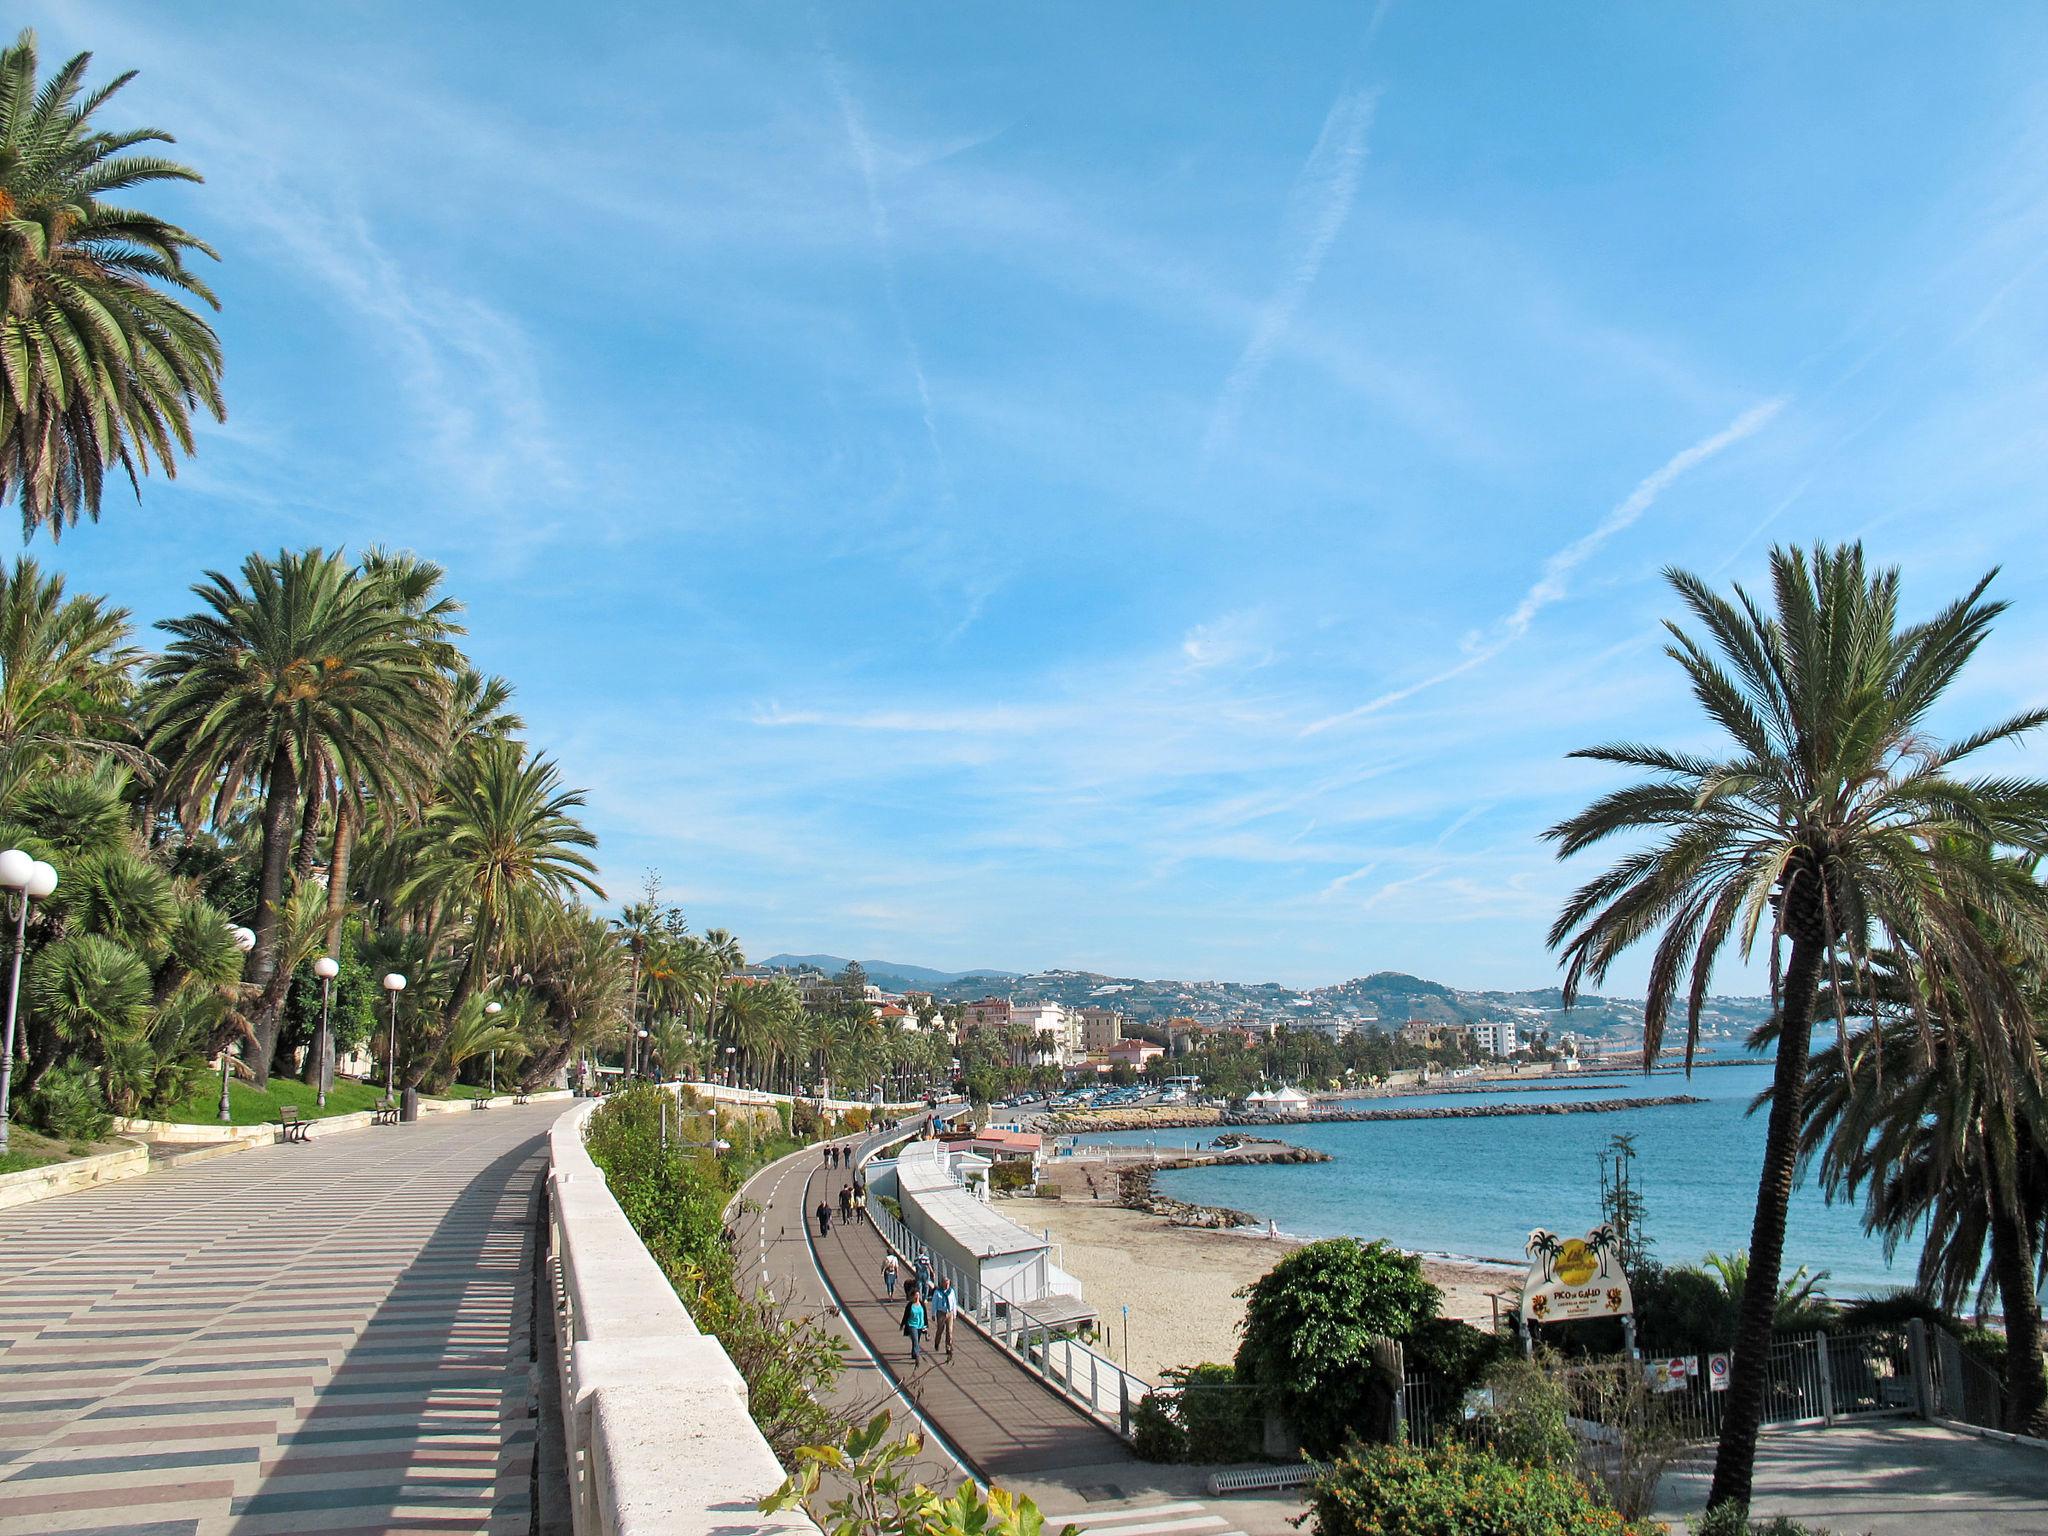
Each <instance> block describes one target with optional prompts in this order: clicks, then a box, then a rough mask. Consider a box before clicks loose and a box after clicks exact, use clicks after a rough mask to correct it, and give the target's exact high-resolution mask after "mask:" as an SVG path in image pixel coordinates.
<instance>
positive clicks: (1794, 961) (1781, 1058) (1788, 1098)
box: [1707, 898, 1827, 1510]
mask: <svg viewBox="0 0 2048 1536" xmlns="http://www.w3.org/2000/svg"><path fill="white" fill-rule="evenodd" d="M1814 905H1815V906H1816V907H1818V905H1819V901H1818V899H1817V898H1816V899H1815V901H1814ZM1788 927H1793V925H1790V924H1788ZM1808 929H1811V930H1813V931H1807V930H1808ZM1818 929H1819V924H1818V923H1814V924H1810V925H1806V926H1805V927H1803V928H1794V930H1793V936H1792V958H1791V961H1790V963H1789V964H1788V965H1787V966H1786V968H1785V988H1784V993H1783V999H1784V1001H1783V1007H1782V1009H1781V1010H1780V1022H1779V1028H1778V1061H1777V1067H1776V1070H1775V1071H1774V1073H1773V1074H1772V1077H1771V1117H1770V1123H1769V1126H1768V1128H1767V1129H1766V1131H1765V1133H1764V1168H1763V1174H1762V1177H1760V1178H1759V1179H1758V1181H1757V1192H1756V1217H1755V1220H1754V1221H1753V1222H1752V1224H1751V1226H1750V1230H1749V1276H1748V1278H1747V1280H1746V1281H1745V1282H1744V1284H1743V1287H1742V1305H1741V1309H1740V1311H1739V1312H1738V1313H1737V1322H1736V1329H1735V1359H1734V1361H1733V1364H1732V1368H1731V1369H1730V1371H1729V1375H1728V1401H1727V1403H1726V1404H1725V1405H1724V1406H1723V1411H1722V1416H1721V1444H1720V1448H1719V1450H1718V1451H1717V1452H1716V1453H1715V1458H1714V1483H1713V1487H1712V1488H1711V1489H1710V1490H1709V1491H1708V1493H1707V1508H1709V1509H1712V1508H1714V1506H1715V1505H1717V1504H1727V1503H1734V1504H1737V1505H1740V1506H1741V1507H1742V1508H1743V1509H1745V1510H1747V1509H1748V1508H1749V1494H1750V1482H1751V1478H1752V1477H1753V1475H1754V1473H1755V1471H1756V1437H1757V1432H1758V1431H1759V1430H1760V1429H1761V1428H1762V1427H1763V1417H1764V1385H1765V1377H1766V1375H1767V1373H1768V1370H1769V1367H1770V1358H1771V1330H1772V1323H1773V1321H1774V1320H1775V1316H1776V1313H1777V1310H1778V1276H1779V1272H1780V1271H1781V1270H1782V1269H1783V1268H1784V1263H1785V1210H1786V1207H1787V1205H1788V1204H1789V1203H1790V1202H1791V1199H1792V1182H1793V1177H1794V1175H1795V1173H1796V1172H1797V1169H1798V1165H1799V1132H1800V1127H1801V1125H1802V1124H1803V1123H1804V1113H1805V1090H1806V1057H1807V1050H1808V1047H1809V1046H1810V1045H1811V1043H1812V1039H1813V1005H1814V999H1815V996H1816V995H1817V993H1818V991H1819V987H1820V968H1821V961H1822V959H1823V958H1824V956H1825V955H1826V951H1827V942H1826V939H1825V938H1824V937H1823V935H1822V933H1821V932H1819V931H1818Z"/></svg>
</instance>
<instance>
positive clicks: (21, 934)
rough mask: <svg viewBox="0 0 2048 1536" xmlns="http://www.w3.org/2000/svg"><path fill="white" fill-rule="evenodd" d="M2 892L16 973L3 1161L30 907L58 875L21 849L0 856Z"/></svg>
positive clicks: (10, 987) (3, 1060)
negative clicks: (9, 902) (10, 906)
mask: <svg viewBox="0 0 2048 1536" xmlns="http://www.w3.org/2000/svg"><path fill="white" fill-rule="evenodd" d="M0 889H6V890H9V891H12V892H13V893H14V901H15V908H14V971H13V975H12V976H11V977H10V978H9V980H8V983H7V1042H6V1044H5V1045H4V1046H0V1157H4V1156H6V1154H7V1099H8V1095H9V1094H10V1093H11V1092H12V1091H13V1089H14V1005H15V1001H16V999H17V998H19V997H20V995H21V949H22V945H23V944H25V943H26V942H27V939H28V905H29V903H30V902H32V901H41V900H42V899H43V898H44V897H45V896H47V895H49V894H50V893H51V892H52V891H54V890H56V889H57V871H56V870H54V869H52V868H51V867H50V866H49V865H48V864H45V863H44V862H43V861H42V860H41V859H38V858H36V857H34V856H33V855H31V854H27V853H23V852H22V851H21V850H20V849H19V848H10V849H8V850H7V851H6V852H5V853H0Z"/></svg>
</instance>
